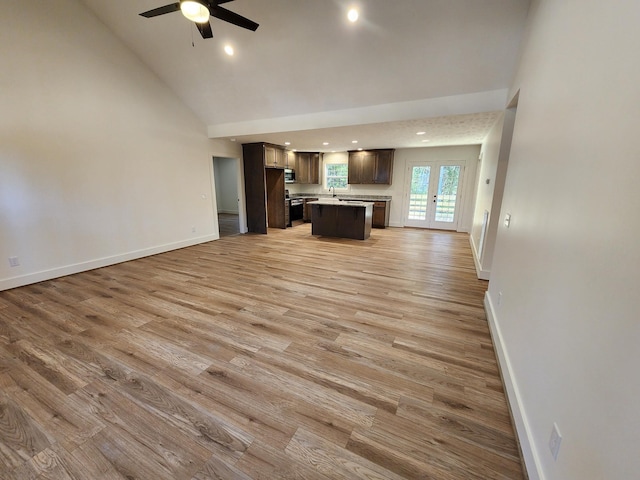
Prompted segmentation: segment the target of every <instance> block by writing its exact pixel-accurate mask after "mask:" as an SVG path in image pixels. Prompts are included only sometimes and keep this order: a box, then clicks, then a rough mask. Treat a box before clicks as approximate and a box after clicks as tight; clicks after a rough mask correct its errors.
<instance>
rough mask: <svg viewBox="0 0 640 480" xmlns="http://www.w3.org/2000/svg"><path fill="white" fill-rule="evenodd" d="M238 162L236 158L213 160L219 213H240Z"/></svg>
mask: <svg viewBox="0 0 640 480" xmlns="http://www.w3.org/2000/svg"><path fill="white" fill-rule="evenodd" d="M238 163H239V162H238V161H237V159H235V158H224V157H215V158H214V160H213V168H214V175H215V179H216V180H215V185H216V202H217V205H218V213H232V214H236V215H237V214H238V199H239V196H238V175H239V171H238V170H239V168H238Z"/></svg>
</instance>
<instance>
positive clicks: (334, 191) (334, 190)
mask: <svg viewBox="0 0 640 480" xmlns="http://www.w3.org/2000/svg"><path fill="white" fill-rule="evenodd" d="M332 188H333V196H334V197H337V195H336V187H335V185H331V186H330V187H329V191H331V189H332Z"/></svg>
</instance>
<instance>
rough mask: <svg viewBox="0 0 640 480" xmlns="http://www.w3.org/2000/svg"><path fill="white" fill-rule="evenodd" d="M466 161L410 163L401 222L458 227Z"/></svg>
mask: <svg viewBox="0 0 640 480" xmlns="http://www.w3.org/2000/svg"><path fill="white" fill-rule="evenodd" d="M464 168H465V162H451V161H441V162H410V163H409V164H408V165H407V176H406V178H407V184H406V185H405V205H404V212H405V217H404V225H405V226H407V227H419V228H434V229H439V230H457V228H458V223H459V218H460V210H461V204H460V192H461V191H462V180H463V178H464Z"/></svg>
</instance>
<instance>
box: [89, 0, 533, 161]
mask: <svg viewBox="0 0 640 480" xmlns="http://www.w3.org/2000/svg"><path fill="white" fill-rule="evenodd" d="M81 1H82V2H83V3H85V4H86V5H87V6H88V7H89V8H90V9H91V10H92V11H93V12H94V13H95V14H96V15H97V16H98V17H99V18H100V19H101V20H102V21H103V22H104V23H105V24H106V25H107V26H108V27H109V28H110V29H111V30H112V31H113V32H114V33H115V34H116V35H117V36H119V37H120V38H121V39H122V40H123V41H124V42H125V43H126V44H127V45H128V46H129V48H131V49H132V50H133V51H134V52H135V53H136V54H137V55H138V56H139V57H140V58H141V59H142V61H143V62H144V63H146V64H147V65H148V66H149V67H150V68H151V69H152V70H153V71H155V72H156V73H157V75H158V76H159V77H160V78H162V80H163V81H164V82H166V83H167V85H169V87H170V88H171V89H172V90H173V91H174V92H175V93H176V94H177V95H178V96H179V97H180V98H181V99H182V100H183V101H184V103H185V104H186V105H188V106H189V107H190V108H191V109H192V110H193V111H194V113H195V114H196V115H197V116H198V117H200V118H201V119H202V121H203V122H204V123H205V124H206V125H207V127H208V131H209V136H210V137H212V138H218V137H221V138H229V139H230V138H235V139H236V141H239V142H246V141H260V140H262V141H272V142H274V143H280V144H282V143H283V142H284V141H290V142H292V145H291V148H298V149H300V150H321V151H331V150H337V151H343V150H347V149H349V150H350V149H353V148H354V146H356V147H357V146H361V147H363V148H376V147H380V148H381V147H395V148H400V147H422V146H436V145H460V144H469V143H480V142H481V141H482V140H483V139H484V137H485V136H486V134H487V132H488V130H489V128H490V127H491V126H492V125H493V123H494V122H495V120H496V118H497V116H498V115H499V113H497V111H499V110H501V109H503V108H504V106H505V104H506V101H507V98H506V89H507V88H508V86H509V84H510V81H511V80H512V76H513V73H514V67H515V62H516V60H517V52H518V48H519V44H520V39H521V35H522V32H523V28H524V22H525V19H526V14H527V10H528V6H529V0H396V1H391V0H234V1H232V2H229V3H226V4H224V7H225V8H228V9H229V10H233V11H235V12H236V13H239V14H241V15H243V16H246V17H248V18H250V19H252V20H254V21H256V22H257V23H259V24H260V27H259V28H258V30H257V31H256V32H250V31H248V30H244V29H242V28H239V27H236V26H233V25H230V24H227V23H225V22H222V21H220V20H218V19H215V18H212V20H211V24H212V27H213V32H214V38H213V39H208V40H203V39H202V38H201V37H200V35H199V34H198V32H197V31H196V30H195V28H194V26H193V24H192V23H191V22H189V21H188V20H186V19H185V18H184V17H183V16H182V15H181V14H180V13H179V12H176V13H171V14H167V15H164V16H160V17H155V18H152V19H147V18H144V17H141V16H139V15H138V14H139V13H140V12H143V11H146V10H150V9H152V8H156V7H159V6H162V5H165V4H167V3H171V1H170V0H127V1H117V2H116V1H106V0H81ZM352 5H357V6H359V8H360V11H361V19H360V20H359V21H358V22H357V23H356V24H350V23H349V22H348V21H347V20H346V12H347V10H348V8H349V7H351V6H352ZM192 39H193V44H194V46H192ZM226 44H232V45H233V47H234V48H235V51H236V54H235V55H234V56H233V57H229V56H227V55H225V54H224V52H223V47H224V46H225V45H226ZM376 106H383V107H384V108H378V107H376ZM417 131H426V132H427V134H426V135H425V137H426V138H428V139H429V140H431V141H430V142H428V143H424V142H422V141H421V140H423V139H424V138H420V139H418V138H416V132H417ZM354 139H357V140H359V144H357V145H354V144H352V143H351V141H352V140H354ZM325 141H327V142H329V143H330V145H329V146H323V145H322V142H325Z"/></svg>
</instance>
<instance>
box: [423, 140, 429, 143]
mask: <svg viewBox="0 0 640 480" xmlns="http://www.w3.org/2000/svg"><path fill="white" fill-rule="evenodd" d="M430 141H431V140H422V143H426V142H430Z"/></svg>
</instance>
